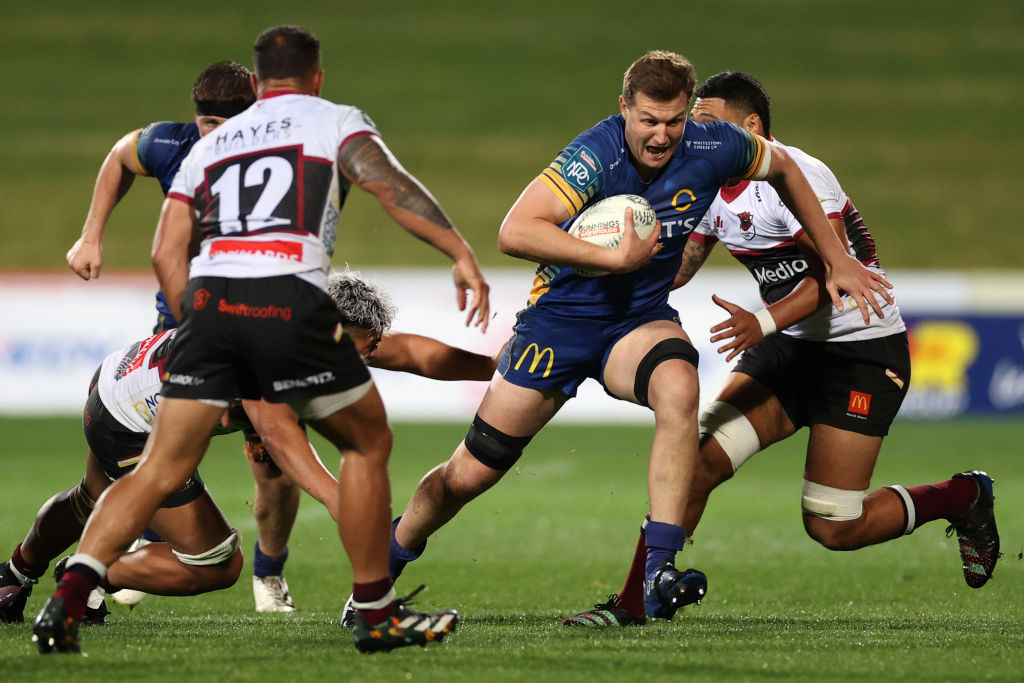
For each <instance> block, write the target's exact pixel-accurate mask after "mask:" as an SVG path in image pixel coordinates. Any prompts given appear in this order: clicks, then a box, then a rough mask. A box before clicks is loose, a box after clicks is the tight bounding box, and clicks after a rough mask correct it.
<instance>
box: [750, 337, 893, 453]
mask: <svg viewBox="0 0 1024 683" xmlns="http://www.w3.org/2000/svg"><path fill="white" fill-rule="evenodd" d="M733 371H734V372H742V373H744V374H746V375H750V376H751V377H753V378H754V379H756V380H758V381H759V382H761V383H762V384H764V385H765V386H767V387H768V388H769V389H770V390H771V392H772V393H773V394H775V396H776V398H778V399H779V402H780V403H782V407H783V408H784V409H785V410H786V414H787V415H788V416H789V419H790V420H792V422H793V424H794V425H795V426H796V428H797V429H799V428H800V427H803V426H805V425H811V424H827V425H830V426H832V427H836V428H838V429H845V430H847V431H851V432H856V433H858V434H865V435H867V436H885V435H886V434H888V433H889V426H890V425H891V424H892V421H893V419H895V417H896V414H897V413H898V412H899V410H900V406H901V405H902V404H903V399H904V397H905V396H906V395H907V390H908V389H909V388H910V350H909V347H908V345H907V335H906V333H904V332H901V333H897V334H893V335H889V336H887V337H881V338H879V339H868V340H865V341H855V342H818V341H806V340H802V339H793V338H792V337H790V336H788V335H785V334H775V335H771V336H769V337H766V338H764V339H762V340H761V341H760V342H759V343H758V344H757V345H755V346H752V347H751V348H749V349H747V350H746V351H745V352H744V353H743V356H742V357H741V358H740V360H739V362H738V363H737V364H736V367H735V368H734V369H733Z"/></svg>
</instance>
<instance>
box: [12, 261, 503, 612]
mask: <svg viewBox="0 0 1024 683" xmlns="http://www.w3.org/2000/svg"><path fill="white" fill-rule="evenodd" d="M327 289H328V292H329V294H330V296H331V298H332V299H333V300H334V302H335V304H336V305H337V306H338V309H339V311H340V312H341V317H342V321H343V324H344V325H345V330H346V332H347V333H348V334H349V335H350V336H351V337H352V340H353V342H354V343H355V345H356V349H357V350H358V351H359V353H360V355H362V356H363V357H364V358H365V359H366V361H367V364H368V365H370V366H371V367H375V368H381V369H385V370H395V371H401V372H410V373H412V374H416V375H420V376H423V377H427V378H431V379H439V380H486V379H489V378H490V377H491V375H492V374H493V372H494V368H495V365H496V361H495V359H493V358H491V357H489V356H484V355H481V354H477V353H473V352H470V351H466V350H463V349H459V348H455V347H452V346H449V345H448V344H445V343H444V342H441V341H439V340H437V339H432V338H430V337H424V336H420V335H415V334H405V333H395V332H391V331H390V327H391V321H392V319H393V318H394V313H395V309H394V306H393V304H392V303H391V299H390V297H389V296H388V295H387V293H386V292H385V291H384V290H382V289H381V288H380V287H379V286H377V285H375V284H373V283H370V282H367V281H365V280H363V279H362V278H360V277H359V275H358V273H353V272H349V271H337V272H334V273H332V274H331V276H330V277H329V278H328V282H327ZM175 334H176V333H175V332H173V331H171V332H168V333H163V334H159V335H155V336H153V337H150V338H149V339H145V340H142V341H140V342H137V343H135V344H132V345H130V346H128V347H126V348H124V349H121V350H119V351H117V352H115V353H112V354H110V355H109V356H108V357H107V359H106V360H105V361H104V362H103V364H102V365H101V367H100V369H99V370H98V371H97V377H96V378H94V381H93V382H92V383H91V387H90V392H89V399H88V401H87V402H86V412H85V415H86V417H85V421H84V422H85V436H86V441H87V442H88V444H89V453H88V457H87V464H86V474H85V477H84V478H83V480H82V482H81V483H80V484H79V485H77V486H74V487H71V488H69V489H66V490H64V491H61V492H60V493H58V494H56V495H55V496H53V497H52V498H51V499H50V500H48V501H47V502H46V503H45V504H44V505H43V507H42V508H41V509H40V510H39V513H38V515H37V516H36V519H35V521H34V522H33V524H32V527H31V529H30V530H29V531H28V533H27V534H26V536H25V539H24V540H23V541H22V542H21V543H19V544H18V546H17V547H16V548H15V550H14V552H13V553H12V555H11V558H10V560H8V561H7V562H5V563H2V564H0V621H4V622H8V623H19V622H21V621H22V620H23V619H24V616H23V614H24V608H25V603H26V600H27V598H28V597H29V595H31V593H32V587H33V585H34V584H35V583H36V582H37V581H38V580H39V578H40V577H42V575H43V574H44V573H45V572H46V569H47V566H48V565H49V563H50V562H51V561H52V560H53V559H54V558H56V557H57V556H58V555H60V554H61V553H62V552H64V551H65V550H66V549H67V548H68V547H69V546H70V545H71V544H72V543H74V542H75V541H76V540H78V537H79V536H80V535H81V533H82V529H83V528H84V526H85V521H86V519H87V518H88V516H89V514H90V513H91V512H92V509H93V507H94V505H95V501H96V499H97V498H99V496H100V495H101V494H102V493H103V491H104V490H105V489H106V488H107V486H109V485H110V482H111V481H114V480H116V479H118V478H120V477H121V476H123V475H125V474H127V473H128V472H131V471H132V469H134V467H135V463H136V461H137V460H138V455H139V453H140V452H141V450H142V448H143V445H144V444H145V440H146V435H147V434H148V433H149V431H150V429H151V424H150V420H151V419H152V416H151V415H150V416H147V418H143V417H142V416H141V415H140V413H139V412H138V411H137V410H136V409H135V406H136V405H137V404H138V403H139V401H140V399H141V400H143V402H144V403H145V402H146V401H145V399H149V403H150V404H153V405H157V404H158V400H157V398H156V395H157V394H158V392H159V391H160V381H159V377H158V375H157V373H156V372H155V371H153V370H150V371H149V372H147V371H146V369H147V368H150V367H151V364H152V365H154V366H160V365H161V364H162V361H163V360H164V359H166V357H167V355H168V352H169V351H170V349H171V348H173V342H174V336H175ZM126 368H127V369H126ZM244 404H245V411H244V412H243V411H241V410H239V409H234V408H233V409H232V410H231V418H232V419H231V420H230V422H229V424H227V425H225V426H222V427H220V428H218V429H217V432H216V433H218V434H224V433H229V432H231V431H235V430H239V429H241V430H253V431H254V432H255V430H254V429H253V427H252V425H251V424H250V423H249V417H250V416H251V417H253V419H255V420H256V421H257V422H258V423H259V424H260V429H261V430H262V431H261V436H263V440H262V446H263V447H264V448H266V450H267V451H268V455H270V456H273V460H272V462H275V463H279V464H280V467H281V469H282V470H284V471H285V472H287V476H289V477H290V478H292V479H294V480H296V481H298V482H300V485H301V486H302V488H304V489H305V490H306V491H308V492H309V493H310V494H311V495H312V496H313V497H314V498H316V499H317V500H318V501H319V502H321V503H323V504H324V505H325V506H326V507H327V508H328V510H330V512H331V516H332V517H336V514H337V499H336V494H337V480H336V479H334V477H333V476H332V475H331V474H330V473H329V472H327V470H325V469H324V467H323V464H322V463H321V462H320V460H319V458H318V457H317V456H316V454H315V451H314V450H313V448H312V445H311V444H309V442H308V441H307V439H306V434H305V432H304V431H303V429H302V428H301V427H300V426H299V424H298V418H297V417H295V416H294V414H293V415H292V419H290V420H280V419H278V416H279V412H278V411H271V412H270V413H269V414H267V413H266V411H265V404H264V403H263V402H260V401H246V402H244ZM247 413H248V414H247ZM264 435H265V436H264ZM152 525H154V526H153V529H154V530H155V531H157V532H158V533H159V534H160V535H161V537H162V538H163V541H158V542H156V543H151V544H149V545H145V546H142V547H141V548H139V549H138V550H134V551H131V552H128V553H126V554H124V555H122V556H121V557H120V558H119V559H118V560H117V561H116V562H115V563H114V564H112V565H111V566H110V568H109V569H108V571H107V576H106V577H105V579H104V580H103V582H102V583H101V588H102V589H103V590H102V591H94V592H93V593H92V594H91V595H90V599H89V604H88V607H87V609H86V613H85V617H84V619H83V623H86V624H90V623H102V621H103V619H104V615H105V614H106V609H105V605H103V603H102V600H103V591H116V590H124V589H128V590H133V591H142V592H144V593H152V594H158V595H196V594H199V593H205V592H208V591H212V590H219V589H222V588H227V587H228V586H231V585H232V584H233V583H234V582H235V580H236V579H237V578H238V572H239V569H240V567H241V561H242V554H241V551H240V550H237V547H238V533H237V532H236V531H234V530H233V529H231V527H230V526H229V525H228V523H227V521H226V520H225V519H224V516H223V515H222V514H221V512H220V510H219V508H218V507H217V505H216V503H215V502H214V501H213V499H212V497H211V496H210V494H209V492H208V491H207V490H206V488H205V486H204V485H203V483H202V480H201V479H200V478H199V475H198V473H194V474H193V476H192V477H191V478H190V479H189V480H188V482H186V485H185V486H184V487H182V490H180V491H178V492H177V493H175V494H173V495H172V496H171V497H170V498H168V499H167V500H166V501H164V503H163V505H162V506H161V507H160V509H159V510H158V511H157V512H156V514H155V515H154V516H153V521H152ZM190 546H191V547H196V548H208V549H209V550H207V551H204V552H200V553H191V554H190V553H189V552H187V551H188V549H189V547H190ZM62 572H63V566H60V567H59V569H58V570H57V571H55V575H57V574H62Z"/></svg>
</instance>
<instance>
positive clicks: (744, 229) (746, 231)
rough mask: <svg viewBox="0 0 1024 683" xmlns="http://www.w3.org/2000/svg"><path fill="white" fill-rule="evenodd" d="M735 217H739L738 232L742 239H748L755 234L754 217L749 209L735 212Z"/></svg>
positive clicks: (752, 237)
mask: <svg viewBox="0 0 1024 683" xmlns="http://www.w3.org/2000/svg"><path fill="white" fill-rule="evenodd" d="M736 217H737V218H739V219H740V234H741V235H743V239H745V240H747V241H750V240H752V239H754V237H756V236H757V233H755V232H754V217H753V216H752V215H751V213H750V212H749V211H744V212H743V213H739V214H736Z"/></svg>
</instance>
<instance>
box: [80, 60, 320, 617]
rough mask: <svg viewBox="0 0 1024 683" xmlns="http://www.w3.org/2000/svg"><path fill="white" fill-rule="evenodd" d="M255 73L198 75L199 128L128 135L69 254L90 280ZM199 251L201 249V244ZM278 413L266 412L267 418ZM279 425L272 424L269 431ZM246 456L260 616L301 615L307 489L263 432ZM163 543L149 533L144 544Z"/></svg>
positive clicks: (133, 595) (231, 68) (171, 320)
mask: <svg viewBox="0 0 1024 683" xmlns="http://www.w3.org/2000/svg"><path fill="white" fill-rule="evenodd" d="M250 75H251V74H250V73H249V70H248V69H246V68H245V67H244V66H242V65H241V64H237V63H235V62H230V61H222V62H216V63H214V64H211V65H210V66H208V67H206V68H205V69H203V70H202V71H201V72H200V73H199V75H198V76H197V77H196V80H195V83H194V84H193V86H192V102H193V103H194V104H195V110H196V114H195V120H194V121H193V122H191V123H174V122H172V121H158V122H155V123H151V124H149V125H148V126H146V127H144V128H139V129H137V130H133V131H131V132H130V133H127V134H126V135H124V136H123V137H122V138H121V139H120V140H118V141H117V143H115V144H114V147H113V148H112V149H111V150H110V153H109V154H108V155H107V158H106V159H105V160H104V161H103V165H102V166H100V171H99V174H98V175H97V178H96V185H95V187H94V189H93V196H92V203H91V204H90V206H89V213H88V215H87V217H86V219H85V224H84V225H83V226H82V236H81V237H80V238H79V239H78V241H76V242H75V244H74V246H72V247H71V249H70V250H69V251H68V254H67V261H68V265H69V266H70V267H71V269H72V270H74V271H75V272H76V273H77V274H78V275H79V276H80V277H82V278H83V279H85V280H89V279H93V278H98V277H99V276H100V270H101V268H102V266H103V246H102V239H103V232H104V229H105V228H106V225H107V221H108V220H109V219H110V215H111V213H112V212H113V210H114V207H115V206H116V205H117V203H118V202H119V201H120V200H121V199H122V198H123V197H124V196H125V194H127V192H128V190H129V189H130V188H131V186H132V183H133V182H134V180H135V177H136V176H138V175H142V176H151V177H154V178H156V179H157V180H158V181H159V183H160V189H161V190H162V191H163V193H164V194H165V195H166V194H167V191H168V190H169V189H170V187H171V181H173V180H174V176H175V174H176V173H177V172H178V168H179V167H180V165H181V162H182V160H183V159H184V158H185V157H186V156H187V155H188V153H189V151H191V149H192V146H193V145H194V144H195V143H196V142H198V141H199V139H200V138H202V137H203V136H204V135H207V134H208V133H210V132H211V131H213V130H215V129H216V128H217V126H219V125H220V124H222V123H224V122H225V121H227V120H228V118H230V117H232V116H234V115H235V114H238V113H240V112H242V111H245V110H246V109H247V108H248V107H249V106H250V105H251V104H252V103H253V102H255V101H256V93H254V92H253V89H252V82H251V81H250V78H249V77H250ZM194 246H195V247H196V248H198V245H194ZM156 308H157V323H156V326H155V327H154V328H153V332H154V333H157V332H163V331H164V330H169V329H171V328H173V327H177V325H178V320H177V318H175V316H174V315H172V314H171V310H170V308H168V306H167V300H166V298H165V297H164V294H163V292H157V294H156ZM273 409H274V408H272V407H270V406H266V407H265V408H264V410H263V413H269V412H270V411H271V410H273ZM278 410H280V411H281V414H280V415H279V416H278V418H279V419H283V420H286V419H288V417H289V416H288V415H287V413H288V412H289V411H288V408H287V406H281V407H280V408H278ZM276 423H277V422H276V421H275V420H274V419H273V418H271V417H269V415H268V418H267V424H268V427H269V426H272V425H274V424H276ZM244 437H245V444H244V452H245V455H246V458H247V459H248V460H249V466H250V468H251V470H252V473H253V478H254V479H255V481H256V486H255V494H254V496H253V513H254V515H255V517H256V529H257V538H256V542H255V545H254V547H253V562H252V571H253V577H252V590H253V599H254V601H255V604H256V611H257V612H291V611H293V610H294V609H295V604H294V601H293V600H292V595H291V591H290V589H289V587H288V582H287V580H286V579H285V577H284V566H285V562H286V561H287V559H288V537H289V535H290V533H291V529H292V526H293V525H294V524H295V516H296V514H298V509H299V496H300V494H301V492H300V490H299V488H298V487H297V486H296V485H295V484H294V483H293V482H292V481H291V480H290V479H289V478H288V477H287V476H286V475H284V474H282V472H281V470H280V468H278V467H277V466H276V465H275V464H274V461H273V459H272V458H269V457H268V456H267V452H266V449H265V448H263V445H262V444H261V441H260V436H258V435H257V434H256V432H255V431H252V430H246V431H245V432H244ZM154 540H160V538H159V536H157V535H156V534H154V533H152V532H151V531H149V530H147V531H145V532H143V535H142V538H140V539H139V541H137V543H136V546H139V545H144V544H145V543H147V542H150V541H154ZM113 597H114V599H115V600H117V601H119V602H123V603H124V604H128V605H134V604H136V603H138V602H139V601H140V600H142V599H143V598H144V597H145V593H141V592H139V591H127V590H125V591H121V592H119V593H117V594H115V595H114V596H113Z"/></svg>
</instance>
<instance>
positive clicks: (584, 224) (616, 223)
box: [569, 194, 658, 277]
mask: <svg viewBox="0 0 1024 683" xmlns="http://www.w3.org/2000/svg"><path fill="white" fill-rule="evenodd" d="M627 208H631V209H633V229H634V230H635V231H636V234H637V235H638V236H639V237H640V239H646V238H647V237H649V236H650V234H651V232H652V231H653V230H654V226H655V224H656V223H657V220H658V217H657V216H656V215H655V213H654V209H652V208H651V205H650V204H649V203H648V202H647V200H646V199H644V198H643V197H641V196H639V195H635V194H619V195H615V196H614V197H608V198H607V199H602V200H601V201H599V202H597V203H596V204H592V205H591V206H589V207H587V209H586V210H585V211H583V213H581V214H580V215H578V216H576V220H574V221H573V222H572V225H570V226H569V234H570V235H572V236H573V237H578V238H580V239H581V240H586V241H587V242H590V243H591V244H596V245H598V246H599V247H604V248H605V249H615V248H616V247H618V246H619V242H620V241H622V234H623V231H624V230H625V229H626V209H627ZM575 270H576V272H577V273H579V274H580V275H582V276H584V277H599V276H601V275H607V274H608V273H607V272H606V271H603V270H589V269H586V268H576V269H575Z"/></svg>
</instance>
